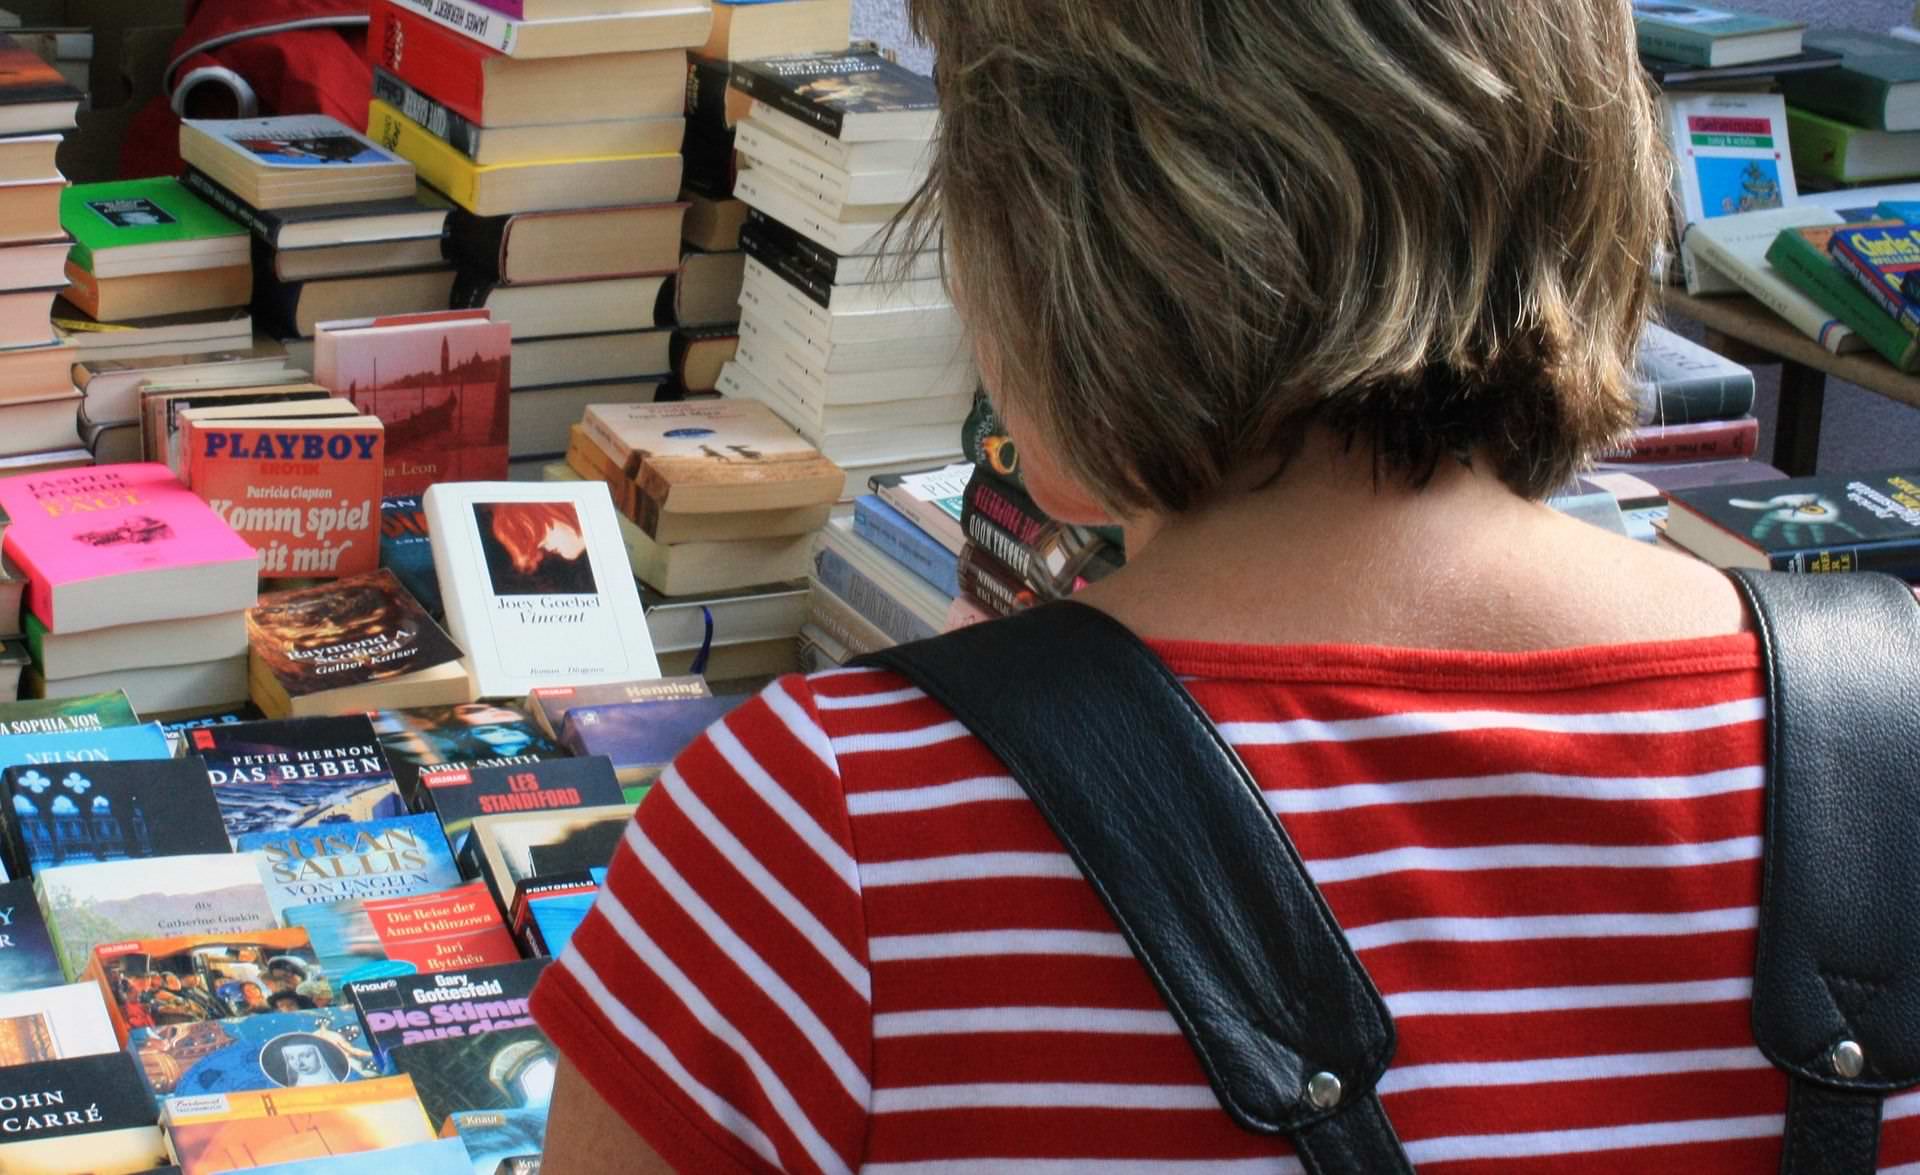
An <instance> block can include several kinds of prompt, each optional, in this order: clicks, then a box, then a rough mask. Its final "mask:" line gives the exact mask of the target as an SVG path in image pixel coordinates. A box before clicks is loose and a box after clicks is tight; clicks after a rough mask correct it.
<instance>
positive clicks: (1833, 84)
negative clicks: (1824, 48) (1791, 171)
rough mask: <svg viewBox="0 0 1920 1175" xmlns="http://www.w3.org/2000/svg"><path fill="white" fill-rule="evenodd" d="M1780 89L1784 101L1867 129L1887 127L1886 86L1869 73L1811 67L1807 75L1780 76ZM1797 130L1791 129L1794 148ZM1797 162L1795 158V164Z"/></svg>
mask: <svg viewBox="0 0 1920 1175" xmlns="http://www.w3.org/2000/svg"><path fill="white" fill-rule="evenodd" d="M1780 91H1781V93H1783V94H1785V95H1786V98H1787V101H1788V102H1791V103H1792V104H1793V105H1795V106H1799V107H1801V108H1803V109H1806V110H1811V111H1813V112H1814V113H1815V114H1824V115H1826V116H1827V117H1828V118H1833V119H1838V120H1839V121H1841V122H1845V123H1851V124H1852V125H1854V126H1857V127H1864V128H1865V129H1867V130H1871V131H1884V130H1886V129H1887V91H1888V86H1887V83H1886V82H1884V81H1882V80H1881V79H1879V78H1877V77H1874V76H1872V75H1870V74H1865V73H1856V72H1854V71H1853V70H1850V69H1847V68H1845V67H1844V66H1843V67H1841V68H1838V69H1821V70H1815V71H1814V72H1813V73H1812V74H1810V75H1796V74H1789V75H1787V76H1786V77H1783V78H1781V79H1780ZM1801 130H1802V128H1801V127H1795V128H1794V131H1793V145H1794V146H1795V147H1798V146H1799V145H1800V134H1801ZM1795 154H1796V156H1797V155H1798V152H1795ZM1798 164H1799V161H1798V159H1797V158H1796V160H1795V166H1798Z"/></svg>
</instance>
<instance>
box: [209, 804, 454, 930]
mask: <svg viewBox="0 0 1920 1175" xmlns="http://www.w3.org/2000/svg"><path fill="white" fill-rule="evenodd" d="M233 848H234V851H235V852H239V853H253V854H255V855H256V856H257V857H258V859H259V862H260V881H261V884H263V885H265V886H266V887H267V896H268V898H269V899H271V900H272V902H273V909H274V912H275V913H277V914H281V915H283V916H284V914H285V912H286V910H287V909H288V907H291V906H317V905H325V904H327V903H330V902H344V901H349V900H352V899H355V898H397V897H406V896H408V895H409V894H420V893H433V892H435V891H438V890H443V889H451V888H452V887H454V886H456V885H459V884H460V882H461V877H460V870H459V868H458V867H456V866H455V865H454V863H453V850H452V849H450V848H449V847H448V846H447V838H446V835H445V834H444V833H442V832H441V831H440V822H439V820H437V819H435V818H434V817H433V816H431V815H414V816H396V817H393V818H391V819H387V820H368V821H364V822H359V823H336V824H322V825H319V826H317V827H310V828H295V829H274V830H270V831H266V832H250V833H247V834H245V835H244V836H238V837H235V838H234V842H233Z"/></svg>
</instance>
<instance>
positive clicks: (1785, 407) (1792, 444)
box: [1773, 359, 1827, 477]
mask: <svg viewBox="0 0 1920 1175" xmlns="http://www.w3.org/2000/svg"><path fill="white" fill-rule="evenodd" d="M1826 406H1827V376H1826V373H1825V372H1823V371H1821V370H1819V369H1818V368H1814V367H1808V366H1807V365H1806V364H1804V363H1796V362H1794V361H1793V360H1791V359H1788V360H1784V361H1783V362H1782V363H1781V364H1780V406H1779V412H1778V414H1777V415H1776V417H1775V420H1774V429H1773V463H1774V465H1776V466H1778V467H1779V469H1780V470H1781V472H1783V473H1785V474H1786V475H1787V476H1788V477H1805V476H1807V475H1809V474H1811V473H1813V472H1814V467H1815V466H1816V465H1817V464H1819V461H1820V417H1821V415H1822V413H1823V412H1824V410H1825V408H1826Z"/></svg>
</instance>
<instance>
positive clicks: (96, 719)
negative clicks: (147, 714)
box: [0, 690, 140, 735]
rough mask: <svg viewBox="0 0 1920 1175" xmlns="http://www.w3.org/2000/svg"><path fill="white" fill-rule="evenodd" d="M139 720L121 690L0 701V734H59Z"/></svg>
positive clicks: (103, 728) (120, 724) (98, 728)
mask: <svg viewBox="0 0 1920 1175" xmlns="http://www.w3.org/2000/svg"><path fill="white" fill-rule="evenodd" d="M139 723H140V719H139V718H137V717H136V716H135V715H134V712H133V705H132V703H130V702H128V701H127V695H126V694H125V693H123V692H121V691H120V690H113V691H111V692H108V693H101V694H87V695H85V696H84V697H77V698H23V699H21V700H20V701H17V702H7V703H5V704H0V735H10V734H59V733H63V732H66V731H73V730H105V729H107V728H108V727H112V726H137V725H139Z"/></svg>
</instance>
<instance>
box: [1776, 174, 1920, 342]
mask: <svg viewBox="0 0 1920 1175" xmlns="http://www.w3.org/2000/svg"><path fill="white" fill-rule="evenodd" d="M1915 213H1916V214H1920V208H1916V209H1915ZM1838 231H1839V228H1838V226H1834V227H1826V228H1797V229H1786V230H1784V231H1782V232H1781V234H1780V235H1779V236H1778V237H1776V238H1774V242H1773V244H1772V245H1770V246H1769V247H1768V248H1767V263H1768V264H1769V265H1771V266H1772V267H1773V270H1774V272H1775V273H1777V274H1779V275H1780V277H1781V278H1782V279H1783V280H1785V281H1787V282H1789V283H1791V284H1792V285H1793V286H1795V287H1797V288H1798V289H1799V290H1800V292H1801V293H1803V294H1805V295H1806V296H1807V297H1809V298H1811V299H1813V301H1815V302H1816V303H1818V304H1819V305H1821V306H1823V307H1825V308H1826V310H1827V311H1828V313H1830V314H1832V315H1834V316H1835V317H1836V318H1838V319H1840V321H1842V322H1844V323H1846V324H1847V325H1848V326H1849V327H1852V328H1853V333H1854V334H1856V335H1858V336H1859V337H1860V338H1863V339H1865V340H1867V343H1868V344H1869V345H1870V346H1872V347H1873V349H1874V350H1876V351H1878V352H1880V355H1881V357H1882V358H1884V359H1885V360H1886V361H1887V362H1888V363H1891V364H1893V365H1894V367H1896V368H1898V369H1899V370H1901V371H1904V372H1908V373H1911V372H1913V371H1915V370H1920V338H1916V337H1915V336H1913V335H1911V334H1909V333H1907V330H1906V328H1905V327H1903V326H1901V325H1900V321H1899V320H1898V319H1896V318H1894V317H1893V316H1892V315H1890V314H1888V313H1887V312H1886V311H1885V310H1884V309H1882V308H1881V306H1880V304H1879V303H1878V302H1876V301H1874V298H1873V295H1872V294H1869V293H1867V291H1866V288H1865V287H1863V286H1861V285H1860V284H1859V283H1858V282H1855V281H1854V280H1853V278H1852V277H1851V276H1850V275H1849V274H1848V273H1847V271H1845V270H1844V269H1842V268H1841V267H1840V266H1839V264H1838V263H1836V262H1835V261H1834V259H1833V254H1832V252H1831V245H1832V244H1833V234H1834V233H1836V232H1838Z"/></svg>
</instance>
